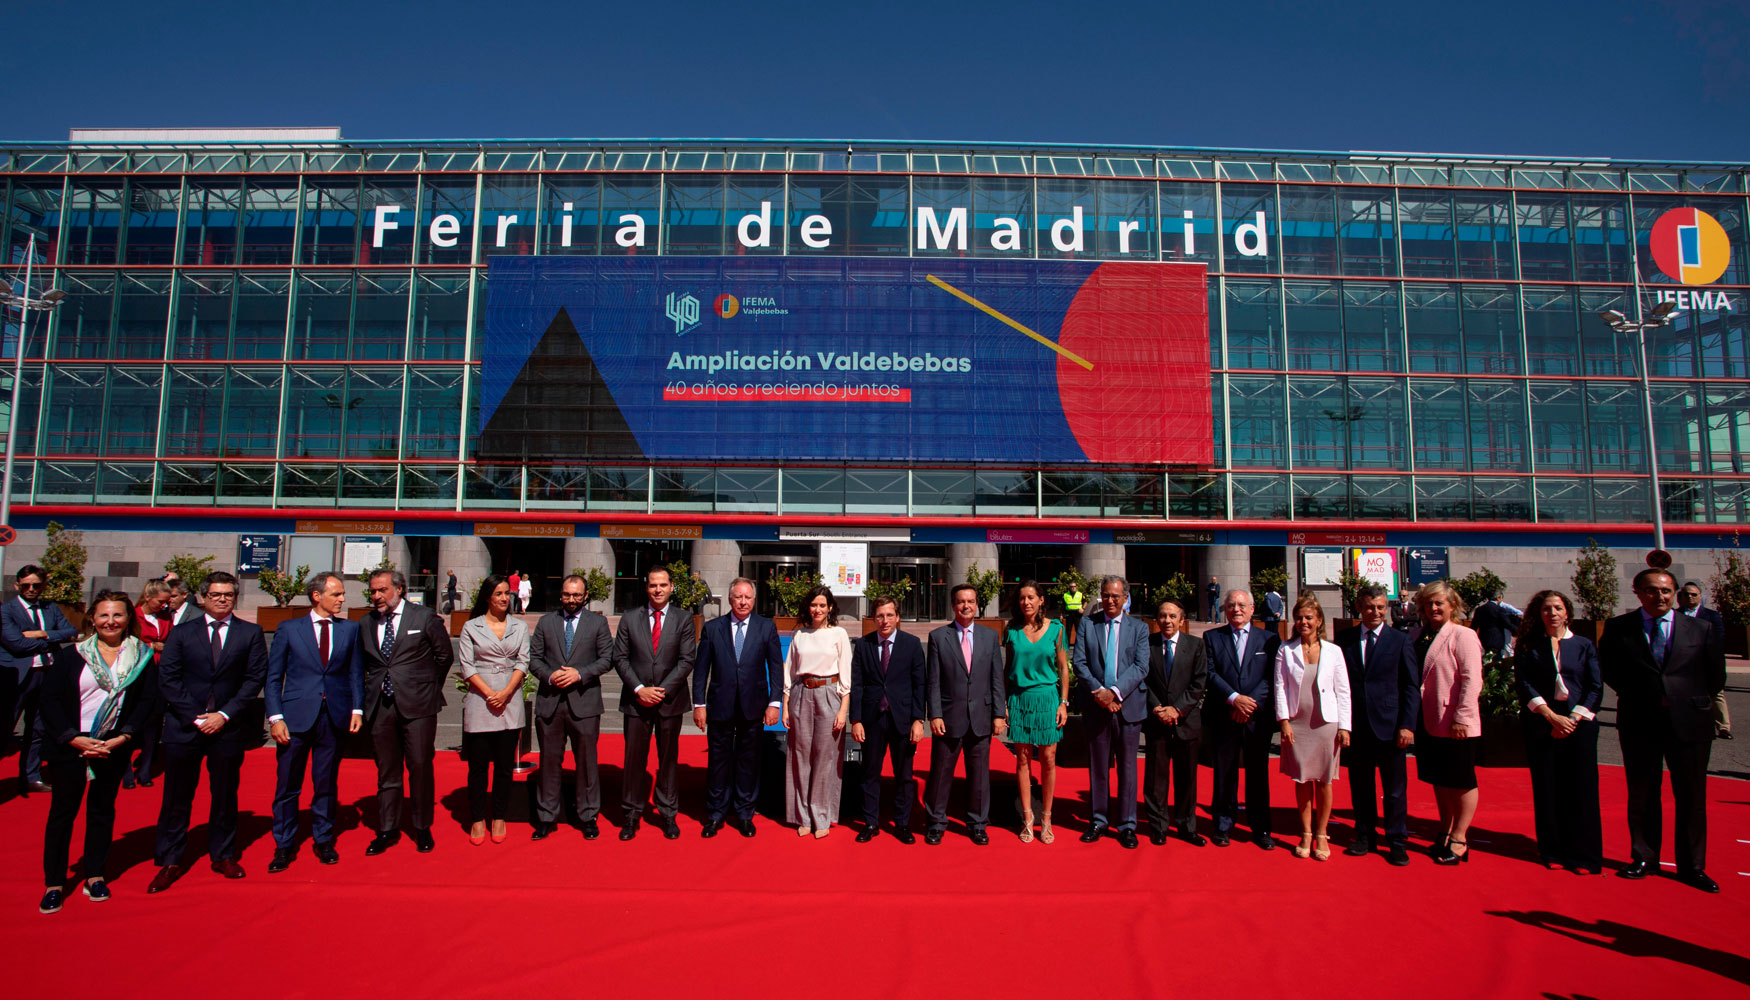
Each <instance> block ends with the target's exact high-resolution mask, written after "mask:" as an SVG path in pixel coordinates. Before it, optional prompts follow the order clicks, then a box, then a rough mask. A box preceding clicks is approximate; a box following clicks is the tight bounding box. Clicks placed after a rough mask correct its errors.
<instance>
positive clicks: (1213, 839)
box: [1209, 830, 1231, 847]
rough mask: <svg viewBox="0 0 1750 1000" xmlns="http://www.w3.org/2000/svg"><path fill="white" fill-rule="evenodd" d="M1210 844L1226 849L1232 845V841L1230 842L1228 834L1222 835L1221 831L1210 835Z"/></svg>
mask: <svg viewBox="0 0 1750 1000" xmlns="http://www.w3.org/2000/svg"><path fill="white" fill-rule="evenodd" d="M1209 842H1210V843H1211V844H1214V845H1215V846H1217V847H1226V846H1227V845H1228V844H1229V843H1231V841H1229V840H1228V836H1227V834H1225V833H1222V832H1221V831H1220V830H1217V831H1216V832H1214V833H1212V834H1210V835H1209Z"/></svg>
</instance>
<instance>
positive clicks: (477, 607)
mask: <svg viewBox="0 0 1750 1000" xmlns="http://www.w3.org/2000/svg"><path fill="white" fill-rule="evenodd" d="M510 597H511V591H510V582H509V581H507V580H506V579H505V578H504V577H502V576H496V575H494V576H489V577H487V578H486V579H485V581H483V582H482V583H481V584H480V597H479V599H478V600H476V601H475V602H474V615H473V617H472V618H469V619H468V623H467V624H466V625H463V626H462V636H461V638H460V639H459V640H458V641H457V642H456V660H457V662H459V663H460V664H461V666H462V681H463V683H464V684H466V685H467V687H468V690H467V694H466V695H465V696H464V698H463V700H462V750H463V752H464V753H466V754H467V756H468V813H469V820H470V822H471V823H472V825H471V826H470V827H469V828H468V839H469V840H470V841H471V842H473V843H475V844H482V843H485V841H486V836H487V819H488V817H489V816H490V818H491V823H492V829H491V834H492V842H493V843H495V844H498V843H503V842H504V838H505V828H504V814H505V813H506V812H508V811H510V785H511V772H512V771H513V770H514V769H515V767H516V748H517V735H518V733H520V732H521V731H522V728H523V676H524V675H525V674H527V673H528V671H529V627H528V626H527V625H524V624H523V621H522V619H520V618H512V617H510ZM489 773H490V776H491V779H492V792H491V795H490V797H489V796H488V795H487V777H488V774H489ZM489 798H490V808H489V804H488V800H489Z"/></svg>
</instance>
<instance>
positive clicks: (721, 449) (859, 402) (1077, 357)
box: [476, 257, 1214, 464]
mask: <svg viewBox="0 0 1750 1000" xmlns="http://www.w3.org/2000/svg"><path fill="white" fill-rule="evenodd" d="M1208 330H1209V322H1208V297H1207V294H1206V279H1205V274H1204V269H1203V267H1202V265H1197V264H1162V263H1131V262H1097V261H997V260H966V259H918V258H908V259H896V260H884V259H879V258H825V259H822V258H804V257H493V258H492V259H491V270H490V274H489V280H488V283H487V300H486V329H485V354H484V358H483V359H482V374H481V390H480V410H479V413H480V416H479V425H478V431H479V434H480V440H479V443H478V449H477V452H476V453H477V454H478V455H479V456H480V457H481V458H482V459H486V460H495V459H498V460H524V459H539V460H569V459H579V458H583V459H588V458H614V459H649V460H655V461H735V460H748V459H754V460H770V459H782V460H789V461H827V462H838V461H899V462H919V461H944V462H1003V463H1075V462H1108V463H1127V464H1144V463H1175V464H1208V463H1210V462H1211V460H1212V458H1213V450H1214V442H1213V439H1212V426H1211V420H1210V385H1209V334H1208Z"/></svg>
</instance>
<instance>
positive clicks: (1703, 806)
mask: <svg viewBox="0 0 1750 1000" xmlns="http://www.w3.org/2000/svg"><path fill="white" fill-rule="evenodd" d="M1634 589H1635V597H1636V598H1637V599H1638V600H1639V601H1640V602H1641V606H1640V608H1639V609H1637V610H1634V611H1630V612H1629V613H1628V614H1625V615H1617V616H1616V617H1615V618H1612V619H1610V621H1608V622H1606V623H1605V624H1604V636H1603V638H1602V639H1601V641H1600V642H1599V644H1598V658H1599V661H1600V665H1601V666H1602V667H1603V670H1604V682H1605V683H1606V684H1609V685H1610V686H1611V688H1613V689H1614V690H1615V691H1616V729H1617V733H1618V735H1619V736H1620V737H1621V739H1622V766H1623V776H1624V778H1626V779H1627V781H1628V835H1629V843H1630V856H1631V858H1632V859H1633V860H1632V862H1631V863H1630V864H1629V866H1628V867H1627V868H1624V869H1623V870H1622V871H1621V872H1619V873H1618V874H1620V875H1621V876H1622V877H1623V878H1629V879H1639V878H1645V877H1646V876H1647V875H1649V874H1651V873H1653V872H1657V871H1658V870H1659V846H1660V824H1661V822H1662V821H1663V818H1664V817H1663V815H1662V810H1661V803H1660V794H1661V789H1660V785H1661V783H1662V782H1663V777H1662V769H1663V768H1664V767H1669V768H1670V769H1671V795H1672V798H1673V799H1674V800H1675V805H1676V812H1677V824H1676V825H1677V831H1676V832H1677V877H1678V878H1679V879H1681V880H1683V881H1684V882H1686V883H1688V884H1690V885H1692V886H1695V887H1696V888H1698V889H1701V890H1702V891H1704V892H1719V891H1720V887H1719V885H1718V884H1717V883H1715V882H1714V880H1713V879H1711V878H1709V877H1708V875H1707V870H1706V869H1707V762H1708V756H1709V754H1710V752H1711V751H1712V750H1713V741H1714V721H1713V701H1714V695H1716V694H1718V693H1719V692H1720V691H1721V690H1723V689H1724V688H1725V686H1726V657H1725V653H1724V651H1723V650H1722V649H1721V646H1720V643H1719V641H1718V640H1717V639H1715V638H1714V634H1713V630H1712V629H1710V628H1708V627H1707V625H1705V624H1703V623H1702V622H1700V621H1697V620H1696V619H1694V618H1691V617H1689V616H1688V615H1681V614H1678V613H1676V611H1675V609H1674V608H1673V603H1674V602H1675V600H1676V597H1677V582H1676V580H1674V579H1673V578H1672V576H1671V574H1670V573H1667V572H1665V571H1664V570H1659V569H1644V570H1641V571H1640V572H1639V573H1636V574H1635V583H1634Z"/></svg>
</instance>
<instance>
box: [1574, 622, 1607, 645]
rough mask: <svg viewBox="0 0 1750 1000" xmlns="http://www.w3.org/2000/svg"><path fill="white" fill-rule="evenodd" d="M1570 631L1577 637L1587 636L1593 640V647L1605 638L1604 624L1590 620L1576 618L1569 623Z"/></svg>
mask: <svg viewBox="0 0 1750 1000" xmlns="http://www.w3.org/2000/svg"><path fill="white" fill-rule="evenodd" d="M1568 631H1570V632H1572V633H1574V634H1575V635H1579V636H1585V637H1586V638H1588V639H1591V640H1592V643H1593V645H1597V643H1598V640H1600V639H1602V638H1604V622H1602V621H1593V620H1592V619H1590V618H1576V619H1574V620H1572V621H1570V622H1568Z"/></svg>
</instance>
